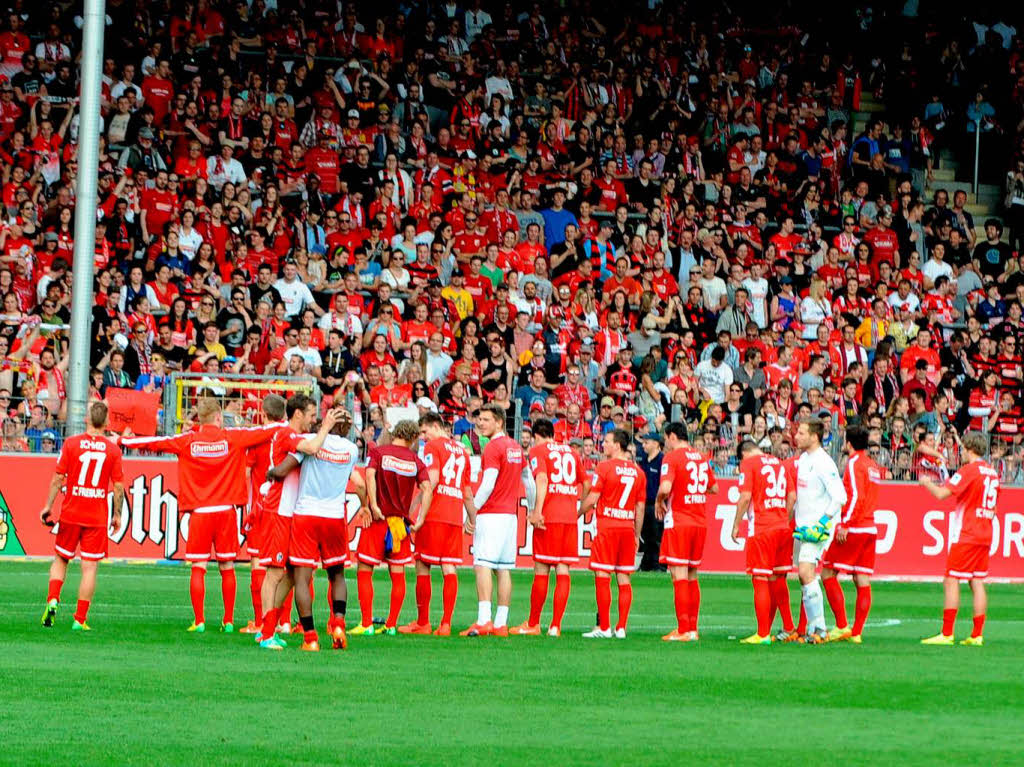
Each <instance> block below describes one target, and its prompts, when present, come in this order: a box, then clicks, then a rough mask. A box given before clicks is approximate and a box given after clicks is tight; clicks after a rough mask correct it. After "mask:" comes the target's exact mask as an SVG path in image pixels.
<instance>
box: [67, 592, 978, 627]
mask: <svg viewBox="0 0 1024 767" xmlns="http://www.w3.org/2000/svg"><path fill="white" fill-rule="evenodd" d="M88 614H89V600H88V599H79V600H78V606H77V607H76V608H75V620H76V621H78V622H79V623H85V616H87V615H88ZM981 619H982V621H984V620H985V616H982V617H981ZM974 620H975V622H977V620H978V619H977V618H975V619H974ZM979 633H980V632H979Z"/></svg>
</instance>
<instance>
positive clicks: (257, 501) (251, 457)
mask: <svg viewBox="0 0 1024 767" xmlns="http://www.w3.org/2000/svg"><path fill="white" fill-rule="evenodd" d="M273 425H274V426H278V427H281V426H287V425H288V422H287V421H278V422H277V423H275V424H273ZM245 465H246V467H247V468H248V469H249V487H250V490H249V509H250V511H257V510H259V509H260V508H262V506H263V496H262V495H261V494H260V487H261V486H262V485H263V483H264V482H266V480H267V469H269V468H270V466H271V464H270V442H261V443H260V444H258V445H256V447H254V448H252V449H251V450H249V452H247V453H246V454H245Z"/></svg>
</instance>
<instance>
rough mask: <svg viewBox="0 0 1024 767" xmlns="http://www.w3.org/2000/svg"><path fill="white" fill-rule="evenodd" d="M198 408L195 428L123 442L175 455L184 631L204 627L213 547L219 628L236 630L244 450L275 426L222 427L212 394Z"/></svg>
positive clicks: (246, 492)
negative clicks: (183, 517)
mask: <svg viewBox="0 0 1024 767" xmlns="http://www.w3.org/2000/svg"><path fill="white" fill-rule="evenodd" d="M196 411H197V414H198V418H199V428H198V429H197V430H195V431H191V432H187V433H185V434H178V435H174V436H169V437H122V438H121V444H122V445H125V446H127V447H136V448H142V449H145V450H149V451H152V452H154V453H169V454H170V455H174V456H176V457H177V459H178V460H177V464H178V488H179V493H180V498H179V501H178V505H179V510H180V511H181V512H182V513H187V514H189V528H188V540H186V541H185V559H186V561H187V562H188V563H189V564H190V565H191V567H192V573H191V577H190V578H189V596H190V597H191V600H192V611H193V613H194V619H193V621H192V625H191V626H189V627H188V631H191V632H197V633H202V632H204V631H206V618H205V613H204V602H205V600H206V565H207V563H208V562H209V560H210V555H211V551H212V554H213V557H214V558H215V559H216V560H217V566H218V568H219V569H220V575H221V594H222V596H223V598H224V620H223V622H222V623H221V630H222V631H225V632H228V633H230V632H232V631H234V630H235V627H234V612H235V557H236V556H237V555H238V517H237V516H236V510H237V509H238V508H240V507H244V506H245V504H246V502H247V501H248V499H249V490H248V488H247V487H246V482H245V456H246V451H247V450H249V449H250V448H253V447H255V446H256V445H259V444H261V443H263V442H267V441H269V440H270V439H271V437H273V436H274V430H275V429H276V427H275V426H272V425H271V426H257V427H254V428H249V429H225V428H224V414H223V413H222V412H221V407H220V403H219V402H217V400H215V399H209V398H208V399H202V400H200V401H199V404H198V406H197V407H196Z"/></svg>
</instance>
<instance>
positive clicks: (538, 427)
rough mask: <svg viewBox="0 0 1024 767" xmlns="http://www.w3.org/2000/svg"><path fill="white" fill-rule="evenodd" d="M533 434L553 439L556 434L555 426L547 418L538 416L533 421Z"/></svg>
mask: <svg viewBox="0 0 1024 767" xmlns="http://www.w3.org/2000/svg"><path fill="white" fill-rule="evenodd" d="M533 436H534V437H540V438H541V439H552V438H553V437H554V436H555V427H554V426H553V425H552V424H551V421H549V420H548V419H547V418H538V419H537V420H536V421H534V422H533Z"/></svg>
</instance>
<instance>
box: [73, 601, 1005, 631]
mask: <svg viewBox="0 0 1024 767" xmlns="http://www.w3.org/2000/svg"><path fill="white" fill-rule="evenodd" d="M78 604H82V603H81V602H79V603H78ZM85 606H86V607H88V606H89V603H88V602H86V603H85ZM82 620H85V619H84V618H83V619H82ZM983 628H985V614H984V613H982V614H981V615H975V616H974V631H972V632H971V636H972V637H980V636H981V630H982V629H983Z"/></svg>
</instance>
